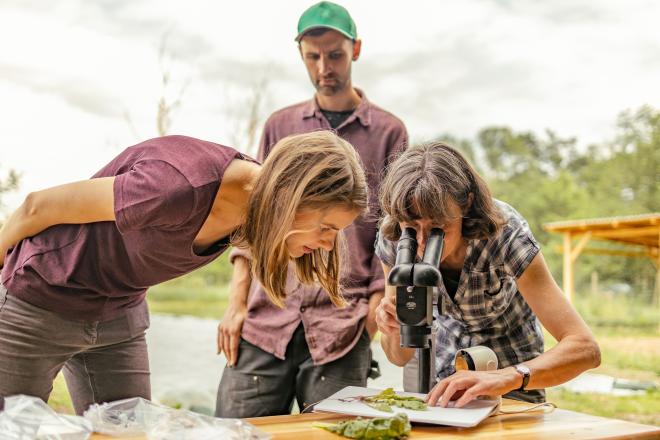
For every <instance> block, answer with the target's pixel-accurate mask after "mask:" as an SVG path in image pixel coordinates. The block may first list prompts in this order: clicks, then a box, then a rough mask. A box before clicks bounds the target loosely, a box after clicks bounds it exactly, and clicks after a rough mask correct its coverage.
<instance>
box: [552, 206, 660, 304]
mask: <svg viewBox="0 0 660 440" xmlns="http://www.w3.org/2000/svg"><path fill="white" fill-rule="evenodd" d="M543 227H544V229H545V230H546V231H549V232H554V233H558V234H562V235H563V236H564V246H563V248H562V253H563V256H564V271H563V281H564V284H563V287H564V293H565V294H566V296H567V297H568V299H569V301H571V302H572V301H573V292H574V284H575V281H574V272H573V265H574V264H575V260H577V258H578V256H579V255H580V254H581V253H593V254H601V255H621V256H625V257H641V258H650V259H651V260H652V261H653V263H654V264H655V267H656V277H655V291H656V293H655V294H656V299H657V298H660V252H659V249H660V213H652V214H643V215H632V216H625V217H610V218H595V219H587V220H571V221H562V222H553V223H546V224H545V225H543ZM592 239H593V240H607V241H610V242H615V243H619V244H625V245H628V247H629V248H630V249H629V250H617V249H598V248H587V247H586V246H587V243H589V241H590V240H592ZM574 240H577V242H576V243H574Z"/></svg>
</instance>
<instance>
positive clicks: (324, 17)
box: [296, 1, 357, 41]
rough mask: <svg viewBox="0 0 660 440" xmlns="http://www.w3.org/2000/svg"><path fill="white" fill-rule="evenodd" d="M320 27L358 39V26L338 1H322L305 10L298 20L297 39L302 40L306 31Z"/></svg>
mask: <svg viewBox="0 0 660 440" xmlns="http://www.w3.org/2000/svg"><path fill="white" fill-rule="evenodd" d="M318 28H328V29H334V30H336V31H337V32H341V33H342V34H344V35H345V36H346V37H347V38H350V39H351V40H356V39H357V28H356V27H355V22H354V21H353V19H352V18H351V15H350V14H349V13H348V11H347V10H346V8H344V7H343V6H339V5H338V4H336V3H331V2H325V1H324V2H320V3H317V4H315V5H314V6H311V7H310V8H309V9H307V10H306V11H305V12H303V14H302V15H301V16H300V20H298V36H297V37H296V41H300V40H301V39H302V37H303V35H305V33H306V32H308V31H311V30H312V29H318Z"/></svg>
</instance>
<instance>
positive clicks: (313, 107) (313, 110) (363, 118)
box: [302, 87, 371, 127]
mask: <svg viewBox="0 0 660 440" xmlns="http://www.w3.org/2000/svg"><path fill="white" fill-rule="evenodd" d="M355 91H356V92H357V94H358V95H360V104H358V106H357V108H356V109H355V111H354V112H353V114H352V115H351V116H349V118H348V119H347V120H346V121H344V123H343V124H342V125H346V124H350V123H351V122H353V121H354V120H355V119H358V120H359V121H360V123H361V124H362V125H363V126H364V127H368V126H369V124H371V104H370V103H369V100H368V99H367V95H365V94H364V92H363V91H362V90H360V89H358V88H357V87H355ZM302 117H303V119H308V118H312V117H316V118H322V117H324V116H323V114H322V113H321V107H319V103H318V102H317V101H316V97H314V98H312V99H310V100H309V101H308V102H307V105H306V106H305V107H304V108H303V114H302Z"/></svg>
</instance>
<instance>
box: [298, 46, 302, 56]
mask: <svg viewBox="0 0 660 440" xmlns="http://www.w3.org/2000/svg"><path fill="white" fill-rule="evenodd" d="M298 53H299V54H300V59H302V58H303V53H302V45H301V44H300V43H298Z"/></svg>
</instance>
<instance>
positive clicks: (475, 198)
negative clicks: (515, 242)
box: [380, 142, 504, 241]
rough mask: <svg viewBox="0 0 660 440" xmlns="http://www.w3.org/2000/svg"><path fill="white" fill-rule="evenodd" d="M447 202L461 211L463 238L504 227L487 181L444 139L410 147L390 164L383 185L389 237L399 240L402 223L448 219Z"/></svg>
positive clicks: (384, 226) (485, 235)
mask: <svg viewBox="0 0 660 440" xmlns="http://www.w3.org/2000/svg"><path fill="white" fill-rule="evenodd" d="M449 201H453V202H454V203H456V204H457V205H458V207H459V208H460V209H461V213H462V216H463V225H462V228H463V232H462V235H463V237H465V238H468V239H484V238H490V237H493V236H494V235H496V234H497V233H498V232H499V231H500V229H501V228H502V226H503V225H504V219H503V216H502V213H501V212H500V210H499V209H498V208H497V206H496V205H495V203H494V201H493V198H492V196H491V193H490V190H489V189H488V185H487V184H486V182H485V181H484V180H483V178H482V177H481V176H480V175H479V174H478V173H477V172H476V171H475V169H474V168H473V167H472V165H470V163H469V162H468V161H467V160H466V159H465V157H463V155H462V154H461V153H460V152H459V151H458V150H456V149H455V148H453V147H451V146H449V145H447V144H445V143H442V142H429V143H426V144H421V145H416V146H414V147H410V148H408V149H407V150H405V151H404V152H403V153H401V154H400V155H399V157H398V158H397V159H396V160H395V161H394V162H392V164H391V165H390V166H389V168H388V172H387V175H386V177H385V179H384V181H383V184H382V186H381V191H380V205H381V208H382V210H383V212H384V213H385V214H386V216H385V218H384V219H383V224H382V231H383V234H384V236H385V238H386V239H388V240H392V241H395V240H398V239H399V236H400V235H401V229H400V227H399V222H408V221H414V220H418V219H420V218H430V219H433V220H435V221H438V222H445V221H446V220H450V219H449V218H448V217H447V212H448V205H447V203H448V202H449Z"/></svg>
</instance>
